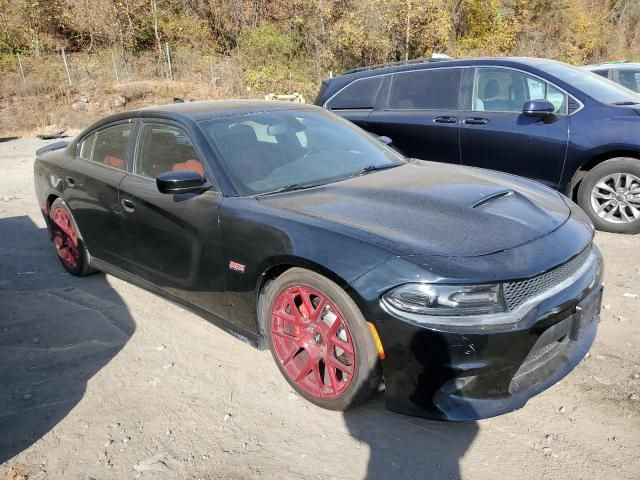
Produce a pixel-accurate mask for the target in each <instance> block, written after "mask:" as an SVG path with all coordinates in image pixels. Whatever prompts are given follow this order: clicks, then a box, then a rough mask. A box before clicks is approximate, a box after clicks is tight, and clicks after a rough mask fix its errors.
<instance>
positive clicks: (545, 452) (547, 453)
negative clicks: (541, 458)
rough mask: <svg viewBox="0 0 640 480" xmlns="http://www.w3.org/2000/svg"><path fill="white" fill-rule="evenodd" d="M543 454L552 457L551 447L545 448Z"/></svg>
mask: <svg viewBox="0 0 640 480" xmlns="http://www.w3.org/2000/svg"><path fill="white" fill-rule="evenodd" d="M542 453H544V454H545V455H551V447H543V449H542Z"/></svg>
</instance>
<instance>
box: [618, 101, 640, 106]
mask: <svg viewBox="0 0 640 480" xmlns="http://www.w3.org/2000/svg"><path fill="white" fill-rule="evenodd" d="M611 105H640V102H634V101H633V100H623V101H621V102H613V103H612V104H611Z"/></svg>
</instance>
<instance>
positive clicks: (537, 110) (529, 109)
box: [522, 100, 556, 117]
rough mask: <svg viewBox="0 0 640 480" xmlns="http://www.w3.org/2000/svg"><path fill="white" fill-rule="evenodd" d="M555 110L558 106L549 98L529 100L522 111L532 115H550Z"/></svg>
mask: <svg viewBox="0 0 640 480" xmlns="http://www.w3.org/2000/svg"><path fill="white" fill-rule="evenodd" d="M555 111H556V107H555V106H554V105H553V103H551V102H549V101H548V100H529V101H528V102H525V104H524V106H523V107H522V113H523V114H524V115H528V116H530V117H548V116H549V115H553V113H554V112H555Z"/></svg>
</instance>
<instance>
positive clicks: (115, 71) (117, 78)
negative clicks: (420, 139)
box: [111, 50, 120, 83]
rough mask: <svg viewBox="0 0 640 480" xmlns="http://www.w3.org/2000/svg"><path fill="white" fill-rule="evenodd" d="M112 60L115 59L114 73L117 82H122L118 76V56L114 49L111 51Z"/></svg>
mask: <svg viewBox="0 0 640 480" xmlns="http://www.w3.org/2000/svg"><path fill="white" fill-rule="evenodd" d="M111 60H113V73H115V74H116V83H120V77H118V68H117V67H116V56H115V54H114V53H113V50H112V51H111Z"/></svg>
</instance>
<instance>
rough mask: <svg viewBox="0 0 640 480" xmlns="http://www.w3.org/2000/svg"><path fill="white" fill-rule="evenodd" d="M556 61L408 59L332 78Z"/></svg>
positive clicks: (364, 68) (530, 59)
mask: <svg viewBox="0 0 640 480" xmlns="http://www.w3.org/2000/svg"><path fill="white" fill-rule="evenodd" d="M549 63H558V62H557V61H556V60H551V59H547V58H535V57H478V58H464V59H451V60H448V59H442V60H438V61H430V60H428V59H427V60H425V61H423V62H421V61H409V62H407V63H403V64H396V63H393V64H390V65H388V66H385V65H384V64H383V65H372V66H371V67H368V68H367V67H363V68H359V69H355V70H351V71H347V72H345V73H344V74H343V75H338V76H336V77H334V78H336V79H338V78H350V79H355V78H361V77H368V76H373V75H384V74H386V73H395V72H403V71H411V70H422V69H424V68H446V67H466V66H473V65H484V64H491V65H503V66H509V65H513V66H516V65H530V66H540V65H543V64H549Z"/></svg>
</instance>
